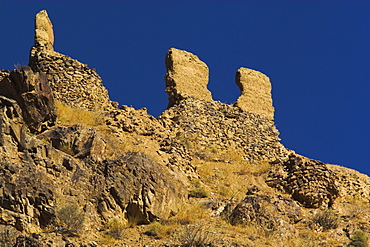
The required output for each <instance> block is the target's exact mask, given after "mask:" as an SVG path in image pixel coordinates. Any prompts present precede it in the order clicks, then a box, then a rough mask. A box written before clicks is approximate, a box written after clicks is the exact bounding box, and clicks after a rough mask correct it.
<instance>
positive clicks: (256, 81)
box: [235, 68, 274, 120]
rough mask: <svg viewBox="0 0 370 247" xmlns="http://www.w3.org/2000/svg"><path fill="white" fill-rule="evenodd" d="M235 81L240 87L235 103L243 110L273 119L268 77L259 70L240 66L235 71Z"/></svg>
mask: <svg viewBox="0 0 370 247" xmlns="http://www.w3.org/2000/svg"><path fill="white" fill-rule="evenodd" d="M235 82H236V85H238V87H239V89H240V92H241V93H240V96H239V98H238V100H237V101H236V103H235V105H236V106H238V107H240V108H241V109H242V110H244V111H250V112H253V113H257V114H261V115H263V116H265V117H267V118H268V119H271V120H273V119H274V107H273V106H272V97H271V83H270V79H269V78H268V77H267V76H266V75H264V74H262V73H261V72H258V71H255V70H252V69H247V68H240V69H238V71H237V72H236V75H235Z"/></svg>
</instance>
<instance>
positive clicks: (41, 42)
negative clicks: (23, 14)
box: [35, 10, 54, 49]
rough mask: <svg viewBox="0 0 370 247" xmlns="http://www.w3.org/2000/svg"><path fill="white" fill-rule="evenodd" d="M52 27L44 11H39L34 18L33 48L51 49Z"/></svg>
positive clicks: (52, 41)
mask: <svg viewBox="0 0 370 247" xmlns="http://www.w3.org/2000/svg"><path fill="white" fill-rule="evenodd" d="M53 45H54V32H53V25H52V23H51V21H50V19H49V16H48V13H47V12H46V10H41V11H40V12H39V13H37V15H36V17H35V46H44V47H46V48H47V49H53Z"/></svg>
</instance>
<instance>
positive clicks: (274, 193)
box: [0, 10, 370, 246]
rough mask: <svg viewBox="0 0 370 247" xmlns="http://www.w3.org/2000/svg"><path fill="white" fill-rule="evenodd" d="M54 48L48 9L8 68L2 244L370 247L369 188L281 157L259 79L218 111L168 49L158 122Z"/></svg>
mask: <svg viewBox="0 0 370 247" xmlns="http://www.w3.org/2000/svg"><path fill="white" fill-rule="evenodd" d="M53 44H54V31H53V28H52V23H51V21H50V19H49V17H48V15H47V12H46V11H45V10H43V11H41V12H39V13H38V14H37V15H36V18H35V42H34V46H33V47H32V48H31V52H30V60H29V66H21V67H18V68H16V69H15V70H13V71H11V72H10V71H8V70H1V71H0V172H1V176H0V245H1V246H113V245H115V246H127V245H128V246H144V245H145V246H318V245H321V246H347V245H349V244H352V245H353V246H367V244H368V240H367V236H368V233H369V231H370V178H369V177H368V176H366V175H364V174H361V173H359V172H357V171H354V170H351V169H348V168H344V167H340V166H336V165H329V164H324V163H322V162H320V161H317V160H312V159H308V158H306V157H303V156H300V155H298V154H296V153H295V152H294V151H292V150H288V149H286V148H285V147H284V146H283V145H282V144H281V143H280V139H279V131H278V130H277V128H276V126H275V124H274V108H273V105H272V98H271V83H270V80H269V78H268V77H267V76H265V75H264V74H262V73H260V72H258V71H254V70H251V69H247V68H240V69H239V70H238V71H237V72H236V76H235V78H236V84H237V85H238V86H239V88H240V91H241V93H240V97H239V98H238V100H237V101H236V103H235V104H233V105H228V104H224V103H221V102H218V101H214V100H213V99H212V93H211V92H210V91H209V90H208V89H207V84H208V67H207V65H206V64H205V63H204V62H202V61H201V60H200V59H199V58H198V57H197V56H195V55H194V54H191V53H189V52H187V51H182V50H178V49H174V48H172V49H170V50H169V51H168V52H167V54H166V68H167V74H166V76H165V83H166V92H167V93H168V98H169V103H168V109H167V110H165V111H164V112H163V113H162V114H161V115H160V116H159V117H158V118H155V117H153V116H151V115H149V114H148V113H147V111H146V109H145V108H143V109H134V108H132V107H128V106H121V107H120V108H118V104H117V103H116V102H112V101H111V100H110V99H109V96H108V91H107V89H106V88H105V87H104V86H103V84H102V79H101V78H100V76H99V75H98V74H97V73H96V71H95V70H94V69H90V68H89V67H88V65H86V64H82V63H80V62H79V61H77V60H75V59H72V58H71V57H69V56H67V55H63V54H60V53H58V52H56V51H54V48H53Z"/></svg>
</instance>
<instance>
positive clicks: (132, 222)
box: [127, 215, 140, 227]
mask: <svg viewBox="0 0 370 247" xmlns="http://www.w3.org/2000/svg"><path fill="white" fill-rule="evenodd" d="M139 222H140V217H139V216H136V215H129V216H128V217H127V223H128V227H135V226H137V225H138V224H139Z"/></svg>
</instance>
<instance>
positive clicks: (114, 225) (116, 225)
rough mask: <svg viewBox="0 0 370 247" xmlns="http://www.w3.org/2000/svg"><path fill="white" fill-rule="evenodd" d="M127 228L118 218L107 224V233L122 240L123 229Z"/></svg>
mask: <svg viewBox="0 0 370 247" xmlns="http://www.w3.org/2000/svg"><path fill="white" fill-rule="evenodd" d="M124 228H125V226H124V224H123V223H122V221H120V220H119V219H117V218H114V219H111V220H110V221H109V222H108V224H107V229H108V231H107V233H108V235H109V236H111V237H113V238H115V239H120V238H121V237H122V232H123V229H124Z"/></svg>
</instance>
